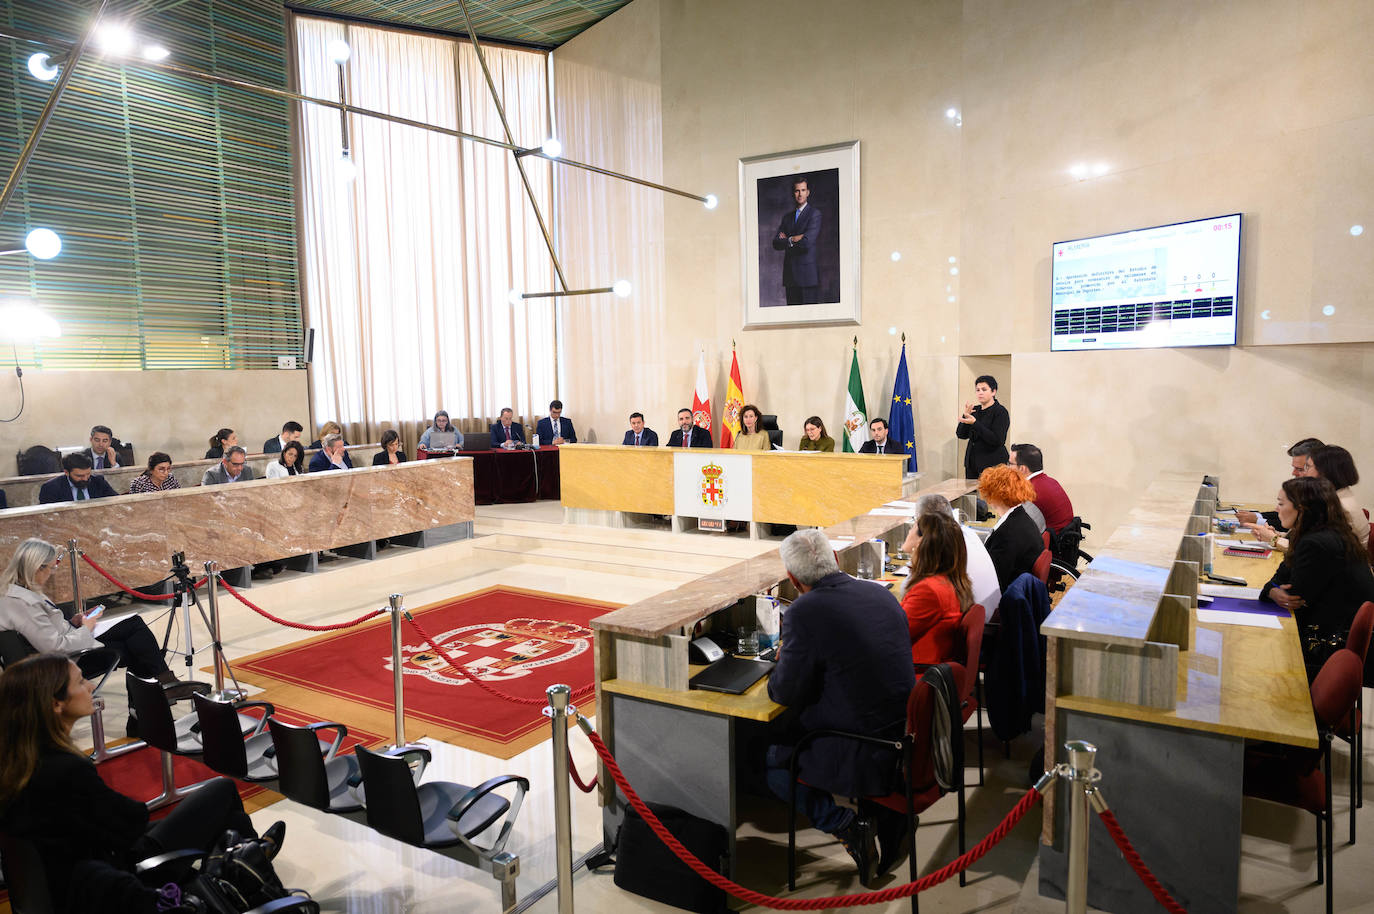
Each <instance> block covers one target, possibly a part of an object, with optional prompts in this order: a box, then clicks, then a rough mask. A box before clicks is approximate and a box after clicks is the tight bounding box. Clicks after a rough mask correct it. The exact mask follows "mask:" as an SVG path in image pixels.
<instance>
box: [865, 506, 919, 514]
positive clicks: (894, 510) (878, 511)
mask: <svg viewBox="0 0 1374 914" xmlns="http://www.w3.org/2000/svg"><path fill="white" fill-rule="evenodd" d="M868 513H869V514H877V515H879V516H881V517H910V516H911V508H909V507H907V508H889V507H887V506H886V505H884V506H883V507H881V508H874V509H873V510H872V511H869V512H868Z"/></svg>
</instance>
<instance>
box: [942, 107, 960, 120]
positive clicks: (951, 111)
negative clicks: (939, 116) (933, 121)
mask: <svg viewBox="0 0 1374 914" xmlns="http://www.w3.org/2000/svg"><path fill="white" fill-rule="evenodd" d="M958 116H959V109H958V108H946V109H945V117H947V118H949V119H950V120H954V119H955V118H956V117H958Z"/></svg>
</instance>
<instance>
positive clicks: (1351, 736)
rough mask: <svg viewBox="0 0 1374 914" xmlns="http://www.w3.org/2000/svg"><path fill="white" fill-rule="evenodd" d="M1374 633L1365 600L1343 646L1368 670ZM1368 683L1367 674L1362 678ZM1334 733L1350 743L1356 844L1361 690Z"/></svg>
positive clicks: (1371, 607)
mask: <svg viewBox="0 0 1374 914" xmlns="http://www.w3.org/2000/svg"><path fill="white" fill-rule="evenodd" d="M1371 632H1374V603H1365V604H1364V605H1363V606H1361V607H1360V609H1359V611H1358V612H1356V613H1355V618H1354V620H1353V621H1352V622H1351V623H1350V634H1349V635H1347V636H1346V639H1345V646H1346V647H1347V648H1349V649H1350V650H1351V651H1352V652H1354V653H1355V655H1356V656H1358V657H1359V658H1360V665H1361V668H1362V669H1367V668H1368V666H1367V663H1366V660H1367V659H1368V656H1369V637H1370V634H1371ZM1362 678H1363V679H1364V680H1365V684H1368V681H1367V680H1368V674H1367V673H1366V674H1365V675H1364V677H1362ZM1335 733H1336V736H1338V737H1340V738H1341V739H1343V740H1345V742H1346V743H1347V744H1349V746H1350V800H1351V806H1350V843H1351V844H1354V843H1355V810H1356V809H1359V808H1361V807H1362V806H1364V689H1360V692H1359V694H1358V695H1357V696H1356V698H1355V709H1354V710H1353V711H1351V712H1350V719H1349V720H1347V721H1346V722H1344V723H1342V724H1341V725H1340V726H1338V727H1337V728H1336V730H1335Z"/></svg>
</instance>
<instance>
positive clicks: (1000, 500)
mask: <svg viewBox="0 0 1374 914" xmlns="http://www.w3.org/2000/svg"><path fill="white" fill-rule="evenodd" d="M978 494H979V496H981V497H982V499H983V501H985V502H987V503H988V507H989V508H990V509H991V510H992V512H993V513H994V514H996V515H997V523H996V524H994V525H993V528H992V533H990V534H989V535H988V538H987V542H986V543H984V545H986V546H987V547H988V555H989V556H990V557H991V558H992V567H994V568H996V569H997V583H998V584H999V585H1000V586H1001V588H1002V592H1003V593H1006V590H1007V587H1008V585H1010V584H1011V582H1012V581H1014V580H1016V579H1017V578H1018V577H1019V576H1020V575H1022V574H1028V573H1030V571H1031V569H1032V568H1034V567H1035V560H1036V559H1038V558H1040V553H1042V552H1044V551H1045V540H1044V539H1043V538H1042V537H1041V536H1040V530H1039V528H1038V527H1037V526H1036V525H1035V521H1034V520H1032V519H1031V516H1030V514H1028V513H1027V512H1026V510H1025V508H1023V507H1022V505H1025V504H1027V503H1029V502H1033V501H1035V487H1034V486H1032V485H1031V484H1030V483H1029V482H1028V481H1026V480H1025V479H1023V478H1022V477H1021V474H1020V473H1018V472H1016V470H1015V469H1014V468H1013V467H1009V466H1007V465H1005V464H1003V465H1002V466H995V467H988V468H987V469H986V470H984V471H983V472H982V475H980V476H979V477H978Z"/></svg>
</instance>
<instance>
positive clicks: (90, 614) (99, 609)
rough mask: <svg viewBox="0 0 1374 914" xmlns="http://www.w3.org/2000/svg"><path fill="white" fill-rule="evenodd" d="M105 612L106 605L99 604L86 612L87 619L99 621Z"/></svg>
mask: <svg viewBox="0 0 1374 914" xmlns="http://www.w3.org/2000/svg"><path fill="white" fill-rule="evenodd" d="M104 611H105V604H104V603H100V604H97V605H95V606H92V607H91V608H90V609H88V610H86V618H87V619H99V618H100V614H101V613H103V612H104Z"/></svg>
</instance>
